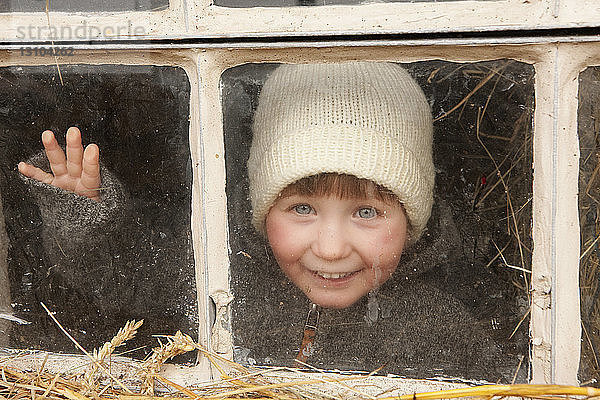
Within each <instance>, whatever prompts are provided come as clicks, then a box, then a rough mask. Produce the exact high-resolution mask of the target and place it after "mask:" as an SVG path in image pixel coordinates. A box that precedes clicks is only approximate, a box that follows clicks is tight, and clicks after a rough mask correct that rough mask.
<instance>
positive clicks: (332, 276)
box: [313, 271, 358, 279]
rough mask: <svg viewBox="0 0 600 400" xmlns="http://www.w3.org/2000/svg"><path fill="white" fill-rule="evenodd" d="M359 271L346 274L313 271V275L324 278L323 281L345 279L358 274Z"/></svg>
mask: <svg viewBox="0 0 600 400" xmlns="http://www.w3.org/2000/svg"><path fill="white" fill-rule="evenodd" d="M357 272H358V271H354V272H344V273H335V272H334V273H329V272H323V271H313V274H315V275H317V276H319V277H321V278H323V279H343V278H347V277H349V276H351V275H354V274H356V273H357Z"/></svg>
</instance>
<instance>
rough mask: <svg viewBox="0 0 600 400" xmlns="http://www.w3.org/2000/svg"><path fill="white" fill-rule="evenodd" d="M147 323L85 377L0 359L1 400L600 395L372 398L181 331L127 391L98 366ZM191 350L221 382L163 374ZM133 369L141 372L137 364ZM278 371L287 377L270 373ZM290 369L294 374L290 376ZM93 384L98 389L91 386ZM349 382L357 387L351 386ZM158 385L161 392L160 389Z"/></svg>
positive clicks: (543, 391)
mask: <svg viewBox="0 0 600 400" xmlns="http://www.w3.org/2000/svg"><path fill="white" fill-rule="evenodd" d="M141 324H142V322H141V321H139V322H135V321H130V322H128V323H127V324H126V325H125V327H124V328H123V329H121V330H120V331H119V333H118V334H117V335H116V336H115V337H114V338H113V339H112V340H111V341H110V342H107V343H106V344H105V345H104V346H103V347H102V348H101V349H100V350H99V351H94V352H93V356H92V357H94V361H95V364H91V365H92V369H91V370H90V371H91V372H89V371H88V372H86V373H85V374H79V375H77V374H69V373H68V372H65V373H63V374H52V373H50V372H47V371H46V370H45V368H44V366H45V361H44V363H43V364H42V366H40V367H39V368H38V369H36V370H33V371H23V370H17V369H15V368H14V367H9V366H7V363H8V362H9V361H10V360H11V359H12V358H14V357H11V358H9V357H5V358H4V359H2V358H0V399H1V400H17V399H39V400H41V399H53V400H109V399H121V400H151V399H165V400H166V399H194V400H204V399H206V400H208V399H211V400H212V399H248V398H251V399H311V400H317V399H318V400H321V399H342V398H347V396H344V397H336V396H334V395H332V394H331V390H328V388H329V389H331V386H328V385H340V386H342V387H344V388H347V389H349V390H350V392H352V394H353V398H359V399H360V398H364V399H379V400H392V399H399V400H416V399H451V398H463V397H484V398H488V399H492V398H495V397H498V398H500V397H506V396H516V397H527V398H537V399H562V398H564V399H567V398H572V397H573V396H577V397H578V398H590V397H597V396H600V389H596V388H587V387H574V386H560V385H482V386H475V387H466V388H460V389H451V390H442V391H436V392H427V393H409V394H405V395H396V396H385V395H384V396H372V395H368V394H365V393H363V392H361V390H359V389H358V388H359V387H360V386H361V385H360V383H361V382H362V381H364V380H365V379H367V378H369V376H332V375H331V374H330V375H321V374H306V373H301V372H299V371H298V370H295V369H290V368H283V367H282V368H271V369H256V368H247V367H244V366H242V365H240V364H237V363H234V362H232V361H229V360H227V359H225V358H223V357H221V356H219V355H217V354H215V353H212V352H210V351H208V350H207V349H205V348H204V347H203V346H201V345H199V344H198V343H195V342H194V341H193V340H192V339H191V338H190V337H189V336H187V335H185V334H183V333H181V332H177V333H176V334H175V335H174V336H166V337H164V339H165V340H166V344H162V343H161V344H160V346H158V347H157V348H155V349H154V350H153V352H152V354H151V355H150V357H148V358H147V360H146V361H144V362H143V363H142V364H141V367H139V366H138V367H137V370H136V373H137V374H138V376H139V381H138V382H136V383H133V384H131V385H130V387H126V388H123V387H122V385H123V384H122V383H121V382H117V381H116V380H115V378H114V377H113V376H111V375H109V374H108V375H107V374H102V372H101V369H99V368H94V367H93V366H94V365H99V363H106V362H109V361H110V358H111V356H112V353H113V351H114V349H115V348H116V347H118V346H120V345H122V344H123V343H125V342H126V341H127V340H128V339H130V338H132V337H133V336H134V335H135V331H136V330H137V329H138V328H139V327H140V326H141ZM188 351H198V352H200V354H201V356H202V357H206V358H207V359H208V360H210V363H211V364H212V366H213V368H214V370H216V371H218V372H219V374H220V379H215V380H214V381H212V382H207V383H204V384H200V385H194V386H190V387H183V386H181V385H179V384H177V383H174V382H172V381H170V380H169V379H167V378H165V377H163V376H161V375H160V374H159V372H160V369H161V366H162V365H163V363H164V362H165V361H166V360H168V359H169V358H172V357H174V356H175V355H178V354H182V353H184V352H188ZM130 368H136V366H135V364H133V363H132V364H131V367H130ZM275 370H278V371H280V372H284V374H283V378H282V376H281V374H280V375H279V376H273V375H269V373H271V372H273V371H275ZM285 371H288V372H290V375H289V377H285ZM90 382H92V383H93V387H92V388H90ZM347 382H350V383H354V386H355V387H353V385H352V384H348V383H347ZM155 383H158V384H160V390H155V387H154V385H155Z"/></svg>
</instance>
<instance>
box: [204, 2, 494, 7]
mask: <svg viewBox="0 0 600 400" xmlns="http://www.w3.org/2000/svg"><path fill="white" fill-rule="evenodd" d="M455 1H462V0H253V1H247V0H214V1H213V4H214V5H216V6H222V7H236V8H250V7H294V6H337V5H363V4H365V5H366V4H374V3H375V4H379V3H447V2H455ZM478 1H498V0H478Z"/></svg>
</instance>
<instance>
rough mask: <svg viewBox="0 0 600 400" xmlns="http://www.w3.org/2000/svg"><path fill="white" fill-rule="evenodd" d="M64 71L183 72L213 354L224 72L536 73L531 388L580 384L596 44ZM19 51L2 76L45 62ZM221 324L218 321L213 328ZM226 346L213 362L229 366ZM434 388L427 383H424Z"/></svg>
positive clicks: (220, 56) (102, 49) (147, 58)
mask: <svg viewBox="0 0 600 400" xmlns="http://www.w3.org/2000/svg"><path fill="white" fill-rule="evenodd" d="M74 47H75V52H76V55H75V56H74V57H70V58H68V59H61V60H60V62H61V63H64V64H66V63H73V64H75V63H84V64H107V63H109V64H131V65H137V64H141V65H144V64H147V65H174V66H180V67H182V68H183V69H184V70H185V71H186V73H187V74H188V77H189V79H190V85H191V96H190V102H191V104H190V105H191V106H190V136H189V137H190V150H191V157H192V162H193V172H194V178H193V189H192V236H193V242H194V256H195V262H196V282H197V288H198V296H197V299H198V309H199V313H200V318H199V321H200V325H199V341H200V342H201V343H203V344H205V345H206V346H208V347H209V348H215V345H216V343H215V342H214V340H213V339H212V327H211V325H210V322H209V321H208V318H209V306H210V305H209V303H210V302H209V296H212V297H213V298H215V296H216V295H217V294H219V293H221V294H227V293H229V290H230V288H229V258H228V257H229V254H228V230H227V211H226V210H227V208H226V196H225V158H224V145H223V125H222V111H221V98H220V87H219V83H220V78H221V73H222V72H223V71H224V70H226V69H228V68H230V67H233V66H236V65H240V64H244V63H252V62H256V63H263V62H284V63H310V62H317V61H318V62H323V61H326V62H341V61H352V60H368V61H398V62H413V61H423V60H429V59H432V60H433V59H442V60H448V61H453V62H474V61H485V60H493V59H498V58H511V59H516V60H519V61H523V62H526V63H530V64H532V65H534V67H535V72H536V77H535V90H536V94H535V103H536V104H535V114H534V131H533V138H534V139H533V149H534V183H533V193H534V198H533V240H534V248H533V258H532V281H531V282H532V301H533V304H532V309H531V324H530V334H531V342H532V347H531V348H532V357H531V367H532V376H531V382H532V383H564V384H577V370H578V367H579V353H580V338H581V329H580V313H579V288H578V282H579V246H580V244H579V240H580V239H579V218H578V208H577V207H578V205H577V193H578V187H577V182H578V174H579V169H578V162H579V159H578V157H579V147H578V141H577V84H578V79H577V78H578V74H579V73H580V72H581V71H582V70H583V69H585V68H586V67H587V66H592V65H600V40H598V39H597V38H593V37H590V38H583V37H581V38H577V39H574V38H569V37H564V38H554V39H543V38H519V39H469V40H457V39H454V40H450V39H447V40H415V41H372V42H367V41H362V42H321V43H305V42H296V43H293V42H287V43H276V42H272V43H268V44H267V43H266V44H260V45H257V44H247V43H246V44H242V43H239V44H227V45H187V46H186V47H179V48H176V47H175V46H173V45H158V44H155V45H152V44H150V45H143V44H135V43H134V44H127V45H115V44H98V45H95V46H89V45H87V46H86V45H75V46H74ZM19 49H20V46H18V45H13V46H4V47H3V48H0V66H7V65H48V67H49V68H55V66H53V62H52V60H51V59H49V58H48V57H21V55H20V51H19ZM218 322H219V321H218ZM231 346H232V344H231V342H230V341H229V342H227V341H226V342H225V343H223V342H221V343H220V344H219V346H218V349H219V351H220V352H222V353H223V354H224V355H225V356H228V357H231V355H232V351H231V350H232V349H231ZM173 373H174V376H175V377H179V379H180V380H185V381H190V380H203V379H205V378H208V377H210V376H218V374H217V373H216V371H213V370H211V368H210V365H209V363H208V361H207V360H206V359H201V360H200V363H199V365H198V366H197V367H194V368H179V369H177V368H176V369H175V371H174V372H173ZM432 385H433V383H432Z"/></svg>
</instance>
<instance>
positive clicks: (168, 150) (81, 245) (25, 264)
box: [0, 64, 198, 357]
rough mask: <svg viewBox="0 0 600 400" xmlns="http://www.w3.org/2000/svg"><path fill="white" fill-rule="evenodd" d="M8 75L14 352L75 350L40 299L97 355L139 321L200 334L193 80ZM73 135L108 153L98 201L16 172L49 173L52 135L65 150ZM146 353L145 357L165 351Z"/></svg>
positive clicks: (46, 71) (42, 69) (140, 73)
mask: <svg viewBox="0 0 600 400" xmlns="http://www.w3.org/2000/svg"><path fill="white" fill-rule="evenodd" d="M0 76H2V78H1V79H0V80H1V81H2V83H0V85H2V92H3V93H4V94H5V95H4V97H3V99H2V101H1V102H2V106H1V107H0V108H2V110H3V114H2V127H3V140H2V146H1V147H2V149H1V150H0V152H1V153H2V157H0V158H2V171H3V178H4V179H2V184H1V188H2V189H1V192H2V199H3V203H4V204H3V214H4V222H5V227H6V232H7V239H8V240H7V244H8V251H7V254H6V256H5V258H3V264H4V263H6V268H7V270H8V281H9V282H10V290H9V293H10V300H9V301H10V304H8V303H4V304H2V306H3V308H4V307H6V306H7V305H8V306H9V309H10V311H11V313H14V314H15V315H19V316H21V317H22V318H21V319H22V320H23V323H21V324H19V323H16V324H11V325H10V327H9V328H10V330H9V331H8V332H7V333H6V335H7V336H8V337H9V342H10V345H11V346H13V347H16V348H35V349H44V350H50V351H55V352H64V351H72V344H71V343H70V341H69V340H68V338H66V337H65V336H64V335H63V334H62V332H60V331H59V330H58V329H57V328H56V327H55V326H53V325H52V324H48V323H47V315H46V312H45V311H44V310H43V309H42V308H41V306H40V304H39V302H40V301H42V302H44V303H45V304H46V305H47V306H48V307H49V308H50V309H51V310H53V311H54V312H56V316H57V318H58V319H59V320H61V321H62V322H63V323H64V324H65V325H66V326H68V327H69V328H70V329H71V332H72V334H73V336H74V337H75V338H76V339H77V340H78V341H79V342H80V344H81V345H83V346H85V347H86V348H90V349H92V348H95V347H99V346H101V345H102V344H103V343H104V342H105V341H106V338H107V334H108V336H110V334H109V332H116V331H118V329H119V328H120V327H121V326H123V325H124V324H125V322H126V321H127V320H130V319H136V320H140V319H144V320H145V328H146V329H150V330H152V331H155V332H156V333H157V334H166V333H169V332H174V331H176V330H177V329H181V330H185V331H187V332H189V333H190V334H191V335H193V336H196V335H197V326H198V313H197V305H196V285H195V279H194V276H195V273H194V260H193V253H192V241H191V224H190V207H191V185H192V174H191V159H190V150H189V141H188V131H189V122H188V115H189V100H190V84H189V81H188V78H187V75H186V73H185V71H184V70H183V69H181V68H177V67H155V66H141V65H139V66H125V65H95V66H89V65H81V64H79V65H69V66H62V67H61V76H62V83H61V81H60V80H59V79H57V75H56V70H55V69H54V68H48V67H47V66H22V67H15V66H13V67H3V68H1V69H0ZM59 110H61V111H59ZM25 121H26V122H25ZM71 125H77V126H78V127H79V129H80V130H81V131H82V132H83V139H84V142H85V144H88V143H96V144H97V145H98V146H99V148H100V160H101V163H102V174H103V182H102V187H101V193H102V195H101V197H102V201H100V202H99V203H96V202H94V201H93V200H89V199H87V198H84V197H82V196H78V195H76V194H74V193H68V192H64V191H61V190H52V188H51V187H50V186H49V185H42V184H39V183H36V182H35V181H34V180H31V179H25V178H24V177H23V176H22V175H21V174H20V173H18V172H17V171H16V168H15V167H16V165H17V164H18V163H19V162H20V161H28V162H30V163H31V164H33V165H37V166H39V167H41V168H43V169H45V170H46V171H50V170H49V168H48V161H47V158H46V156H45V154H43V153H40V152H42V143H41V140H40V135H41V132H42V131H44V130H46V129H52V130H53V131H54V132H55V134H56V137H57V138H58V141H59V142H60V143H61V144H63V145H64V140H65V139H64V136H65V131H66V129H67V128H68V127H69V126H71ZM3 269H4V268H3ZM7 289H8V288H7ZM4 293H6V292H4ZM7 300H8V299H7ZM5 302H6V300H5ZM6 311H9V310H6ZM138 345H143V346H146V347H145V348H143V350H142V351H138V352H137V356H138V357H140V356H141V357H143V356H144V354H146V353H147V352H148V351H149V349H151V346H153V345H154V341H153V339H152V338H150V337H147V338H145V342H139V343H138Z"/></svg>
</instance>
